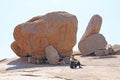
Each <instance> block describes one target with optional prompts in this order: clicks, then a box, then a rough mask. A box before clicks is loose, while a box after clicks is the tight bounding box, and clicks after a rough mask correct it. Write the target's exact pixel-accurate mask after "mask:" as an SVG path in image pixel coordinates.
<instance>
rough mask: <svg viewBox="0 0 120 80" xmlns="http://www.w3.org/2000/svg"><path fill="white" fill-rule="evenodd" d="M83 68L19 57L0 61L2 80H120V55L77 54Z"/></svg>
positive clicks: (0, 78)
mask: <svg viewBox="0 0 120 80" xmlns="http://www.w3.org/2000/svg"><path fill="white" fill-rule="evenodd" d="M76 58H78V59H80V62H81V63H82V64H83V66H82V68H80V69H79V68H77V69H70V67H69V65H63V66H61V65H49V64H40V65H35V64H28V63H26V62H25V61H23V60H21V59H19V58H17V57H16V58H11V59H4V60H1V61H0V80H120V75H119V74H120V55H109V56H101V57H100V56H99V57H96V56H92V57H81V56H77V57H76Z"/></svg>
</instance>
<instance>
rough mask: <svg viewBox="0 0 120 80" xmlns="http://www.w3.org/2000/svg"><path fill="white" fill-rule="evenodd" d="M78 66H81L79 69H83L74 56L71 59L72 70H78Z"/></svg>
mask: <svg viewBox="0 0 120 80" xmlns="http://www.w3.org/2000/svg"><path fill="white" fill-rule="evenodd" d="M77 66H79V68H81V64H80V62H79V61H78V60H77V59H75V58H74V55H73V54H72V56H71V58H70V68H72V69H74V68H77Z"/></svg>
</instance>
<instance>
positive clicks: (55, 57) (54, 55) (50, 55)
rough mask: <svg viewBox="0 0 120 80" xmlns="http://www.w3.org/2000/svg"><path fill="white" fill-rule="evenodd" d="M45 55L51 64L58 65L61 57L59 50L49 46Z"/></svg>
mask: <svg viewBox="0 0 120 80" xmlns="http://www.w3.org/2000/svg"><path fill="white" fill-rule="evenodd" d="M45 53H46V57H47V60H48V62H49V64H57V63H58V61H59V59H60V57H59V54H58V52H57V50H56V49H55V48H54V47H53V46H47V47H46V48H45Z"/></svg>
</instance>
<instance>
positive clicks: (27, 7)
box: [0, 0, 120, 59]
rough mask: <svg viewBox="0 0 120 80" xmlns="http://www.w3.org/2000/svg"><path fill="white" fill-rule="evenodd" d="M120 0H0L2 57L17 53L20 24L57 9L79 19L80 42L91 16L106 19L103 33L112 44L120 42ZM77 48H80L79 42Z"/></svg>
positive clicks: (0, 44) (0, 48) (0, 52)
mask: <svg viewBox="0 0 120 80" xmlns="http://www.w3.org/2000/svg"><path fill="white" fill-rule="evenodd" d="M119 8H120V0H0V19H1V20H0V34H1V38H0V50H1V51H0V59H3V58H10V57H13V56H16V55H15V54H14V52H13V51H12V50H11V48H10V45H11V43H12V42H13V41H14V38H13V30H14V28H15V26H16V25H18V24H20V23H22V22H25V21H27V20H28V19H30V18H32V17H34V16H38V15H44V14H46V13H48V12H53V11H66V12H69V13H71V14H74V15H76V17H77V19H78V32H77V42H79V40H80V38H81V36H82V34H83V33H84V31H85V29H86V27H87V25H88V22H89V20H90V18H91V17H92V16H93V15H94V14H99V15H100V16H101V17H102V18H103V23H102V27H101V30H100V33H101V34H103V35H104V36H105V38H106V40H107V41H108V43H109V44H112V45H114V44H120V37H119V34H120V28H119V27H120V9H119ZM74 50H78V48H77V43H76V45H75V47H74Z"/></svg>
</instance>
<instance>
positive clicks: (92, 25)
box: [81, 15, 102, 40]
mask: <svg viewBox="0 0 120 80" xmlns="http://www.w3.org/2000/svg"><path fill="white" fill-rule="evenodd" d="M101 24H102V18H101V17H100V16H99V15H94V16H92V18H91V20H90V21H89V23H88V26H87V28H86V31H85V32H84V34H83V36H82V38H81V40H84V39H85V38H86V37H88V36H90V35H92V34H97V33H99V31H100V28H101Z"/></svg>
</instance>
